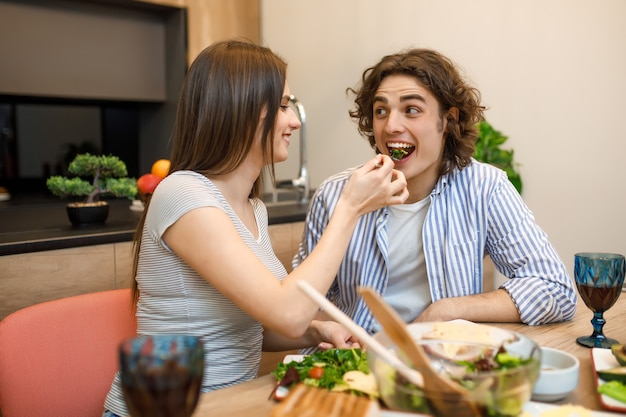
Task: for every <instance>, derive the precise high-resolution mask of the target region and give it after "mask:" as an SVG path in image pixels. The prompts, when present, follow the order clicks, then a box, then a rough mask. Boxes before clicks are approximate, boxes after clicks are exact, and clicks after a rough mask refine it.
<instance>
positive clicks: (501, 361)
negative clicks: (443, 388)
mask: <svg viewBox="0 0 626 417" xmlns="http://www.w3.org/2000/svg"><path fill="white" fill-rule="evenodd" d="M408 330H409V332H410V333H411V335H412V336H413V338H414V339H415V340H416V341H417V343H418V344H420V345H421V346H422V348H423V350H424V352H425V353H426V354H427V355H428V357H429V359H430V361H431V362H430V363H431V365H432V368H434V369H435V370H436V371H437V372H438V373H440V374H442V375H444V376H445V377H446V378H449V379H451V380H452V381H454V382H455V383H457V384H459V385H460V386H462V387H464V388H465V390H466V395H465V396H464V398H463V401H465V400H466V401H467V402H468V407H469V406H470V405H471V407H470V408H471V409H473V410H475V411H476V415H484V416H491V417H505V416H506V417H508V416H518V415H520V414H521V413H522V409H523V407H524V404H525V403H526V402H527V401H529V400H530V398H531V394H532V391H533V387H534V385H535V382H536V380H537V378H538V375H539V368H540V364H541V349H540V347H539V345H537V344H536V343H535V342H534V341H532V340H531V339H529V338H528V337H526V336H524V335H522V334H519V333H516V332H510V331H506V330H502V329H499V328H496V327H492V326H486V325H481V324H475V323H471V322H467V321H453V322H444V323H413V324H409V325H408ZM374 337H375V338H376V339H377V340H378V341H379V342H381V343H382V344H383V345H384V346H386V347H388V348H389V350H390V351H392V352H393V353H394V354H396V355H397V356H398V357H400V359H402V360H403V361H405V362H406V363H407V364H408V361H407V360H406V358H404V357H403V355H402V354H401V353H400V352H399V351H398V350H397V349H396V346H395V345H394V344H393V343H392V342H391V341H390V339H389V338H388V337H387V335H386V334H385V332H384V331H383V332H380V333H377V334H376V335H374ZM367 355H368V362H369V367H370V370H371V371H372V373H373V374H374V376H375V377H376V381H377V384H378V391H379V394H380V398H381V400H382V401H383V403H384V404H385V406H387V407H388V408H389V409H391V410H397V411H411V412H418V413H423V414H429V415H434V416H438V415H439V413H438V411H437V409H436V408H435V407H434V406H433V404H435V403H437V402H439V401H434V400H442V399H443V400H447V399H446V398H442V396H443V395H444V394H441V393H433V392H427V391H425V390H424V389H423V387H420V386H417V385H414V384H412V383H410V382H408V381H407V380H406V379H405V378H403V377H402V375H400V374H399V373H398V372H396V370H395V369H394V368H393V366H392V365H391V364H389V363H387V362H386V361H385V360H383V359H382V358H380V357H379V356H378V355H376V353H375V352H373V351H372V350H368V351H367ZM417 371H419V369H417ZM424 384H428V380H426V381H424ZM435 395H436V396H438V397H439V398H434V396H435ZM470 403H471V404H470Z"/></svg>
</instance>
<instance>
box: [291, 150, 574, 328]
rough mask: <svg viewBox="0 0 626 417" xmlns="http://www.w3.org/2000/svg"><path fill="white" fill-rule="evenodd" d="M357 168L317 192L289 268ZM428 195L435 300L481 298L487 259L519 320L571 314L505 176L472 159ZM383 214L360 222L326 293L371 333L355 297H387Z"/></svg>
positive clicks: (550, 260) (547, 254)
mask: <svg viewBox="0 0 626 417" xmlns="http://www.w3.org/2000/svg"><path fill="white" fill-rule="evenodd" d="M354 169H355V168H351V169H348V170H346V171H343V172H341V173H339V174H337V175H334V176H332V177H330V178H328V179H327V180H326V181H324V182H323V183H322V184H321V185H320V187H319V188H318V189H317V190H316V192H315V195H314V197H313V200H312V201H311V205H310V207H309V212H308V214H307V217H306V221H305V229H304V235H303V238H302V242H301V243H300V246H299V249H298V253H297V254H296V255H295V256H294V259H293V266H294V267H297V266H298V265H299V264H300V263H301V262H302V261H303V260H304V259H305V258H306V257H307V255H308V254H309V253H311V251H312V250H313V248H314V247H315V245H316V244H317V242H318V241H319V239H320V237H321V235H322V232H323V230H324V228H325V227H326V225H327V224H328V222H329V220H330V216H331V215H332V212H333V210H334V208H335V205H336V204H337V200H338V199H339V196H340V194H341V191H342V189H343V187H344V186H345V184H346V182H347V181H348V179H349V177H350V174H351V173H352V171H354ZM430 198H431V205H430V209H429V211H428V214H427V215H426V220H425V222H424V227H423V229H422V231H421V234H422V239H423V243H424V253H425V260H426V269H427V272H428V282H429V287H430V296H431V299H432V300H433V301H436V300H439V299H441V298H444V297H459V296H465V295H470V294H478V293H481V292H482V291H483V258H484V256H486V255H489V256H491V258H492V260H493V262H494V265H495V267H496V268H497V269H498V271H499V272H500V273H502V274H503V275H504V276H506V277H508V278H509V279H508V280H507V281H506V282H505V283H504V284H503V285H502V286H501V288H504V289H505V290H506V291H507V292H508V293H509V295H510V296H511V298H512V300H513V302H514V303H515V305H516V306H517V309H518V310H519V313H520V317H521V320H522V322H524V323H527V324H530V325H537V324H543V323H550V322H558V321H563V320H568V319H570V318H571V317H572V316H573V315H574V313H575V311H576V301H577V297H576V292H575V289H574V286H573V281H572V280H571V278H570V277H569V275H568V273H567V270H566V268H565V265H564V264H563V262H562V261H561V259H560V257H559V255H558V254H557V253H556V251H555V250H554V248H553V246H552V245H551V243H550V242H549V241H548V237H547V235H546V233H545V232H544V231H543V230H542V229H541V228H540V227H539V226H538V225H537V224H536V222H535V219H534V216H533V214H532V212H531V211H530V209H529V208H528V207H527V206H526V204H525V203H524V202H523V200H522V198H521V197H520V195H519V193H518V192H517V190H516V189H515V188H514V187H513V185H512V184H511V183H510V182H509V180H508V179H507V177H506V173H504V172H503V171H502V170H500V169H497V168H495V167H493V166H491V165H488V164H484V163H480V162H477V161H473V162H472V163H471V164H470V165H469V166H467V167H466V168H464V169H463V170H460V171H459V170H455V171H453V172H451V173H449V174H446V175H443V176H441V178H440V179H439V181H438V182H437V184H436V185H435V188H434V189H433V191H432V192H431V194H430ZM387 216H388V209H387V208H382V209H379V210H377V211H374V212H371V213H369V214H367V215H364V216H362V217H361V218H360V219H359V222H358V224H357V226H356V229H355V231H354V233H353V235H352V239H351V240H350V244H349V246H348V250H347V253H346V256H345V258H344V260H343V261H342V263H341V266H340V268H339V271H338V274H337V277H336V279H335V281H334V283H333V285H332V287H331V288H330V290H329V293H328V297H329V298H331V299H333V300H334V302H335V304H336V305H337V306H338V307H339V308H340V309H341V310H342V311H343V312H344V313H346V314H347V315H349V316H350V317H352V318H353V320H354V321H356V322H357V323H358V324H359V325H361V326H362V327H364V328H365V329H366V330H368V331H369V332H373V331H374V327H373V323H374V318H373V316H372V314H371V313H370V311H369V309H368V308H367V307H366V305H365V303H364V302H363V300H362V299H361V298H360V297H359V295H358V286H368V287H373V288H375V289H376V290H377V291H378V292H379V293H380V294H384V292H385V288H386V286H387V281H388V275H389V274H388V271H387V264H388V259H389V253H388V243H387V242H388V236H387V226H386V220H387ZM416 233H419V231H417V230H416Z"/></svg>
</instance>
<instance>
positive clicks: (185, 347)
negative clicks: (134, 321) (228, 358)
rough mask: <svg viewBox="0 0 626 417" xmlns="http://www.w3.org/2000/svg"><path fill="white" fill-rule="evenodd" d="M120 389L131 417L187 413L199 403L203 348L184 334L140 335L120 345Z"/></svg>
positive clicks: (168, 416)
mask: <svg viewBox="0 0 626 417" xmlns="http://www.w3.org/2000/svg"><path fill="white" fill-rule="evenodd" d="M119 355H120V374H121V379H122V391H123V393H124V399H125V400H126V404H127V406H128V410H129V412H130V415H131V416H132V417H190V416H191V414H192V413H193V411H194V409H195V408H196V405H197V403H198V397H199V395H200V387H201V386H202V375H203V374H204V350H203V347H202V342H201V341H200V339H198V338H196V337H193V336H185V335H155V336H139V337H135V338H132V339H128V340H126V341H124V342H123V343H122V344H121V345H120V349H119Z"/></svg>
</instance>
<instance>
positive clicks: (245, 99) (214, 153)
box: [133, 40, 287, 303]
mask: <svg viewBox="0 0 626 417" xmlns="http://www.w3.org/2000/svg"><path fill="white" fill-rule="evenodd" d="M286 78H287V64H286V63H285V61H283V60H282V59H281V58H280V57H278V56H277V55H276V54H274V53H273V52H272V51H271V50H270V49H268V48H266V47H263V46H259V45H256V44H254V43H252V42H249V41H245V40H228V41H223V42H217V43H214V44H212V45H211V46H209V47H207V48H206V49H204V50H203V51H202V52H201V53H200V54H199V55H198V57H197V58H196V59H195V60H194V62H193V63H192V64H191V67H190V68H189V71H188V73H187V76H186V77H185V81H184V83H183V86H182V90H181V93H180V97H179V101H178V109H177V113H176V121H175V123H174V130H173V134H172V153H171V157H170V162H171V166H170V172H169V174H171V173H173V172H176V171H179V170H191V171H195V172H198V173H201V174H203V175H223V174H227V173H229V172H232V171H233V170H235V169H236V168H237V167H238V166H239V165H240V164H241V163H242V162H243V161H244V159H245V157H246V156H247V154H248V153H249V151H250V149H251V148H252V145H253V143H254V140H255V134H256V132H257V127H258V124H259V120H260V118H261V115H262V112H263V111H264V110H267V116H266V117H265V118H264V122H263V128H262V134H261V146H262V149H263V150H264V153H265V158H266V161H267V162H268V163H269V166H270V175H271V179H272V181H274V171H273V164H272V163H273V151H272V149H273V147H272V135H271V133H272V132H273V130H274V124H275V121H276V114H277V113H278V110H279V109H280V103H281V99H282V95H283V91H284V88H285V83H286ZM169 174H168V175H169ZM261 180H262V177H261V176H259V178H257V180H256V181H255V183H254V186H253V189H252V190H250V196H251V197H257V196H260V194H261V192H262V182H261ZM148 207H149V201H148V204H146V208H145V210H144V212H143V214H142V216H141V219H140V220H139V223H138V225H137V229H136V231H135V235H134V238H133V252H134V261H133V277H135V278H134V282H133V303H136V302H137V300H138V298H139V288H138V285H137V279H136V277H137V271H138V269H139V254H140V250H141V240H142V235H143V229H144V225H145V219H146V215H147V212H148Z"/></svg>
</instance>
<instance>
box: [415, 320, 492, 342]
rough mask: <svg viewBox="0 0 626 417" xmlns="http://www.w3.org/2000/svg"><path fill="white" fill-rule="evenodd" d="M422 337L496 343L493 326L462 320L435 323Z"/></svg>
mask: <svg viewBox="0 0 626 417" xmlns="http://www.w3.org/2000/svg"><path fill="white" fill-rule="evenodd" d="M422 339H433V340H455V341H459V342H471V343H480V344H484V345H490V346H493V345H494V342H495V341H494V338H493V335H492V332H491V327H489V326H486V325H484V324H477V323H471V322H465V321H463V322H460V321H444V322H438V323H433V328H432V330H431V331H429V332H426V333H424V334H423V335H422Z"/></svg>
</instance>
